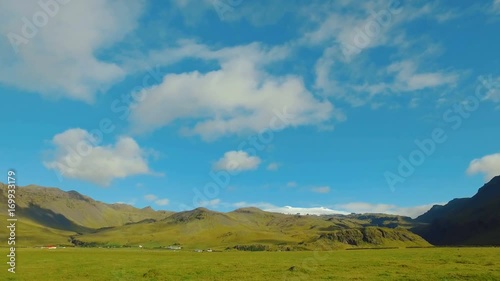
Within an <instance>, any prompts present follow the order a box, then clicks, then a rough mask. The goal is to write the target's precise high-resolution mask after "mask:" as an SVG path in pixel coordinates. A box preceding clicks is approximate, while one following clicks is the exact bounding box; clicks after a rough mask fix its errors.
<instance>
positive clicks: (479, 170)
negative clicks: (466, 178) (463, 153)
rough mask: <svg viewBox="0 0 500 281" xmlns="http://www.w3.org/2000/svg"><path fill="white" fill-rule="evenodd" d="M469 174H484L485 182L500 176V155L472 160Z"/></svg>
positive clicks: (468, 169)
mask: <svg viewBox="0 0 500 281" xmlns="http://www.w3.org/2000/svg"><path fill="white" fill-rule="evenodd" d="M467 174H469V175H475V174H484V180H485V181H489V180H491V179H492V178H494V177H496V176H498V175H500V153H496V154H491V155H486V156H484V157H482V158H479V159H474V160H472V161H471V162H470V164H469V167H468V168H467Z"/></svg>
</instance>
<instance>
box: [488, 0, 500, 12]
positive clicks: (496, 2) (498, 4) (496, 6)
mask: <svg viewBox="0 0 500 281" xmlns="http://www.w3.org/2000/svg"><path fill="white" fill-rule="evenodd" d="M490 11H491V12H492V13H494V14H500V0H493V2H492V4H491V9H490Z"/></svg>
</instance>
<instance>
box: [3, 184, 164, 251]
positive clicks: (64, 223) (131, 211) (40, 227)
mask: <svg viewBox="0 0 500 281" xmlns="http://www.w3.org/2000/svg"><path fill="white" fill-rule="evenodd" d="M0 188H1V192H0V200H1V202H6V201H7V199H6V196H7V186H6V185H4V184H2V183H0ZM15 200H16V215H17V217H18V219H19V223H20V224H21V227H24V229H21V231H20V232H19V233H20V235H21V236H25V239H23V240H22V241H23V243H28V242H29V241H32V242H33V243H28V244H29V245H34V244H40V243H42V242H43V241H47V242H49V241H53V242H52V243H56V241H57V243H60V242H61V239H60V236H61V235H63V236H64V237H65V238H64V240H65V241H67V240H68V237H69V236H70V235H74V234H76V233H85V232H93V231H95V230H96V229H100V228H105V227H114V226H121V225H125V224H127V223H135V222H140V221H143V220H150V219H153V220H160V219H163V218H165V217H168V216H169V215H171V214H172V213H171V212H166V211H154V210H153V209H151V208H144V209H137V208H134V207H132V206H129V205H126V204H105V203H102V202H99V201H96V200H94V199H92V198H90V197H87V196H84V195H81V194H80V193H78V192H76V191H69V192H65V191H62V190H60V189H57V188H46V187H40V186H35V185H30V186H26V187H17V189H16V199H15ZM3 215H6V214H3ZM52 234H53V235H52ZM28 235H31V238H33V239H31V238H29V237H28ZM21 236H20V237H21ZM42 236H46V237H47V238H49V237H52V238H53V239H42V240H43V241H42V240H41V239H38V238H40V237H42Z"/></svg>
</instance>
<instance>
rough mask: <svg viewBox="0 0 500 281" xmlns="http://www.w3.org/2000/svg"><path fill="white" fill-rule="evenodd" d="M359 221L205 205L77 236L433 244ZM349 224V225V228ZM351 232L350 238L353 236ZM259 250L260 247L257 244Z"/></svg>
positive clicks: (195, 243) (292, 244)
mask: <svg viewBox="0 0 500 281" xmlns="http://www.w3.org/2000/svg"><path fill="white" fill-rule="evenodd" d="M360 221H361V220H359V219H357V218H356V219H351V218H347V217H346V218H343V219H340V218H338V219H336V220H335V221H332V220H331V218H326V217H321V216H301V215H285V214H279V213H270V212H264V211H262V210H259V209H256V208H244V209H238V210H235V211H233V212H229V213H219V212H214V211H210V210H207V209H204V208H198V209H195V210H192V211H187V212H180V213H176V214H173V215H172V216H169V217H168V218H166V219H164V220H162V221H157V222H144V223H138V224H133V225H126V226H122V227H116V228H112V229H106V230H102V231H99V232H96V233H89V234H84V235H81V236H78V237H76V239H77V240H78V241H80V242H81V243H88V244H94V245H95V244H101V245H106V244H113V243H118V244H121V245H130V246H132V245H144V246H151V247H155V246H156V247H158V246H167V245H171V244H181V245H183V246H185V247H187V248H216V249H217V248H218V249H225V248H235V247H236V248H238V249H244V248H252V245H253V246H254V248H255V247H257V246H261V248H265V249H275V250H279V249H282V250H285V249H311V250H312V249H318V248H320V247H322V248H324V246H325V244H328V245H329V246H330V247H331V248H332V249H333V248H351V247H406V246H430V244H429V243H427V242H426V241H425V240H424V239H422V238H421V237H419V236H418V235H415V234H413V233H411V232H410V231H408V230H406V229H403V228H394V229H390V228H387V227H373V226H372V227H367V226H365V225H363V224H360V223H359V222H360ZM346 225H348V226H349V227H348V228H346ZM351 235H352V236H353V238H352V239H351V238H350V236H351ZM257 248H258V247H257Z"/></svg>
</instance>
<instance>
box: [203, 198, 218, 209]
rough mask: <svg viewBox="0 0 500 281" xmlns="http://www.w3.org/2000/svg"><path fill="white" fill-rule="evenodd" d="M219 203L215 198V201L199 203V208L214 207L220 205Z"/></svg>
mask: <svg viewBox="0 0 500 281" xmlns="http://www.w3.org/2000/svg"><path fill="white" fill-rule="evenodd" d="M220 202H221V200H220V199H218V198H216V199H212V200H207V201H201V202H200V206H201V207H216V206H217V205H219V204H220Z"/></svg>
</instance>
